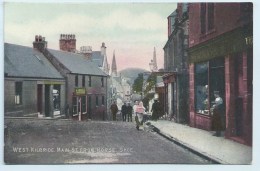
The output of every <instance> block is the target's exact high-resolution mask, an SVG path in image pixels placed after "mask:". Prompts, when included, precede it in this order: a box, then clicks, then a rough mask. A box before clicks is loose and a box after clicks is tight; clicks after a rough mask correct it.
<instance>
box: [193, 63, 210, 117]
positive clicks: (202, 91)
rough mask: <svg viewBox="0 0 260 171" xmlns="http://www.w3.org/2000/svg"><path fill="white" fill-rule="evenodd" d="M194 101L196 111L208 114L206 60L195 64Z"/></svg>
mask: <svg viewBox="0 0 260 171" xmlns="http://www.w3.org/2000/svg"><path fill="white" fill-rule="evenodd" d="M195 103H196V112H197V113H202V114H209V99H208V62H204V63H199V64H196V65H195Z"/></svg>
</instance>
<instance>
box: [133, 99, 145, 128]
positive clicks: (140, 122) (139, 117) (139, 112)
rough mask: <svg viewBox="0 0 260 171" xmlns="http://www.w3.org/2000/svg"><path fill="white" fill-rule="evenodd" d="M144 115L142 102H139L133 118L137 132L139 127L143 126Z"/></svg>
mask: <svg viewBox="0 0 260 171" xmlns="http://www.w3.org/2000/svg"><path fill="white" fill-rule="evenodd" d="M144 113H145V108H144V105H143V102H139V105H138V106H137V108H136V116H135V121H136V129H137V130H139V127H140V126H141V125H143V116H144Z"/></svg>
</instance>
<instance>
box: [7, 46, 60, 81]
mask: <svg viewBox="0 0 260 171" xmlns="http://www.w3.org/2000/svg"><path fill="white" fill-rule="evenodd" d="M4 72H5V74H7V76H13V77H29V78H53V79H62V78H63V77H62V76H61V74H60V73H59V72H58V71H57V70H56V69H55V68H54V66H53V65H52V64H51V63H50V62H49V61H48V60H47V59H46V58H45V57H44V56H43V54H42V53H40V52H39V51H38V50H36V49H34V48H32V47H26V46H21V45H15V44H9V43H5V44H4Z"/></svg>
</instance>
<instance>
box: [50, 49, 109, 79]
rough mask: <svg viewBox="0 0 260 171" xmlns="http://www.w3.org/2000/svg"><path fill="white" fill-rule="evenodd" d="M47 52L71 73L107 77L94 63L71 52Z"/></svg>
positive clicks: (51, 50)
mask: <svg viewBox="0 0 260 171" xmlns="http://www.w3.org/2000/svg"><path fill="white" fill-rule="evenodd" d="M48 51H49V52H50V53H51V54H52V55H53V56H54V57H55V58H56V59H58V60H59V61H60V62H61V63H62V64H63V65H64V66H65V67H66V68H67V69H68V70H70V71H71V73H76V74H86V75H97V76H107V75H106V74H105V73H104V72H103V71H102V70H101V69H99V68H98V67H97V65H96V63H94V62H92V61H91V60H87V59H86V58H85V57H84V55H81V54H76V53H72V52H66V51H59V50H53V49H48Z"/></svg>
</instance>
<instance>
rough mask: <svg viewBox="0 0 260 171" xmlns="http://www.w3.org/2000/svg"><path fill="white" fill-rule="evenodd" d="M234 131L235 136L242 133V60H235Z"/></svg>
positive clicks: (238, 57)
mask: <svg viewBox="0 0 260 171" xmlns="http://www.w3.org/2000/svg"><path fill="white" fill-rule="evenodd" d="M234 67H235V72H234V74H235V131H236V135H237V136H241V135H242V133H243V58H242V55H241V54H238V55H237V56H236V58H235V66H234Z"/></svg>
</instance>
